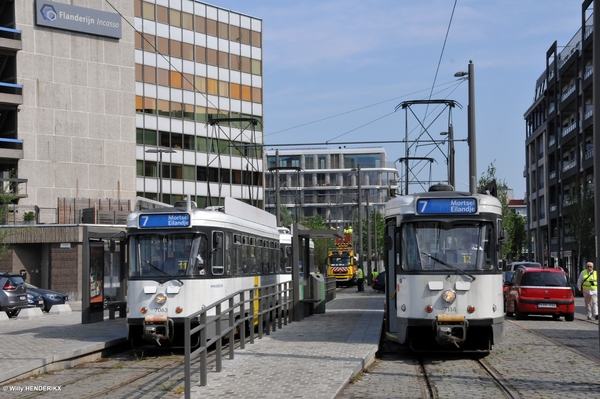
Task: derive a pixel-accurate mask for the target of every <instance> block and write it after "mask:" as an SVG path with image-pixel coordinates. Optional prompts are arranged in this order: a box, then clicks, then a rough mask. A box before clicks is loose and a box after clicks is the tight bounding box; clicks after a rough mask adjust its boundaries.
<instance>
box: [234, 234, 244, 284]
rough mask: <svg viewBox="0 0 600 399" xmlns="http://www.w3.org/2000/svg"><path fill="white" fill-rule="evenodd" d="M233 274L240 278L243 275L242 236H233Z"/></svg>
mask: <svg viewBox="0 0 600 399" xmlns="http://www.w3.org/2000/svg"><path fill="white" fill-rule="evenodd" d="M232 261H233V274H234V275H236V276H241V275H242V274H243V264H242V236H240V235H239V234H234V236H233V259H232Z"/></svg>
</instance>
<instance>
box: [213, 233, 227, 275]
mask: <svg viewBox="0 0 600 399" xmlns="http://www.w3.org/2000/svg"><path fill="white" fill-rule="evenodd" d="M223 271H224V267H223V232H221V231H215V232H213V238H212V274H213V275H218V276H220V275H222V274H223Z"/></svg>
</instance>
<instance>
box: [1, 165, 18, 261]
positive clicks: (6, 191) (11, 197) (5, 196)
mask: <svg viewBox="0 0 600 399" xmlns="http://www.w3.org/2000/svg"><path fill="white" fill-rule="evenodd" d="M15 174H16V173H15V172H14V171H11V172H10V174H9V176H10V177H11V178H13V177H16V176H15ZM4 183H5V182H4V181H2V184H0V224H7V222H8V214H9V206H10V204H12V203H14V202H15V200H16V199H17V198H18V193H17V192H16V191H15V187H14V186H12V185H11V184H8V185H5V184H4ZM10 231H11V230H10V229H1V228H0V260H2V259H4V258H5V257H6V255H8V244H6V243H5V240H6V237H8V235H9V234H10Z"/></svg>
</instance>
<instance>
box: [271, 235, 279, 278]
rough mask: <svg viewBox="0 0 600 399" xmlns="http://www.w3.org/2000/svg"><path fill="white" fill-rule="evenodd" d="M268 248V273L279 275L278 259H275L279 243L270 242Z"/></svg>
mask: <svg viewBox="0 0 600 399" xmlns="http://www.w3.org/2000/svg"><path fill="white" fill-rule="evenodd" d="M269 246H270V251H269V252H270V254H269V258H270V259H271V263H270V264H269V271H270V272H271V273H279V258H278V257H277V255H278V254H277V252H278V251H279V243H277V242H275V241H270V242H269Z"/></svg>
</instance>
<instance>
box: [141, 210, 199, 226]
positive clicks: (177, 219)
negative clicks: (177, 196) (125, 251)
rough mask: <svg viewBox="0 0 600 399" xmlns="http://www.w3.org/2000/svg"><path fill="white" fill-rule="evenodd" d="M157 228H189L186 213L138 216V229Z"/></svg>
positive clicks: (188, 219)
mask: <svg viewBox="0 0 600 399" xmlns="http://www.w3.org/2000/svg"><path fill="white" fill-rule="evenodd" d="M157 227H190V215H189V214H188V213H159V214H156V215H143V216H140V229H148V228H157Z"/></svg>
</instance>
